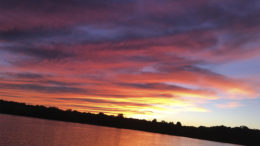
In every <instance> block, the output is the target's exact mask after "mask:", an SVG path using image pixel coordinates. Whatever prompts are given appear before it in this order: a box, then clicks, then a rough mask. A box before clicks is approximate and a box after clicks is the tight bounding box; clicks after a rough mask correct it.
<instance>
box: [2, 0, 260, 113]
mask: <svg viewBox="0 0 260 146" xmlns="http://www.w3.org/2000/svg"><path fill="white" fill-rule="evenodd" d="M0 3H1V5H0V68H1V69H0V71H1V74H0V87H1V88H2V90H3V93H0V97H1V98H4V99H7V98H8V95H10V98H11V97H15V96H18V97H19V96H23V97H25V96H28V99H25V100H26V102H30V103H33V104H37V103H45V104H48V105H53V106H55V105H56V106H60V107H63V108H68V107H71V108H75V109H79V110H82V111H83V110H84V111H86V110H88V111H93V112H99V111H100V110H101V111H102V110H106V111H109V112H110V113H113V114H115V113H118V112H128V111H129V115H132V116H136V115H138V114H148V115H151V114H154V115H155V114H160V113H165V111H167V110H168V111H170V112H174V111H175V110H176V109H175V108H173V107H175V106H182V107H183V108H182V110H185V111H197V112H206V111H211V110H210V109H208V108H207V109H206V108H203V104H206V103H207V101H209V100H210V101H211V102H212V103H214V101H215V100H217V99H222V100H227V99H230V98H232V100H236V99H251V98H257V96H258V95H259V87H258V86H254V85H255V83H252V81H249V80H244V79H242V78H234V77H233V76H232V75H229V74H221V73H217V72H214V71H213V70H211V69H206V68H204V67H203V66H207V65H208V66H212V67H213V68H214V67H217V66H218V65H219V64H225V63H230V62H236V61H240V60H245V59H250V58H254V57H259V54H260V51H259V48H258V46H259V40H260V36H259V33H260V27H259V24H260V20H259V19H257V18H259V16H260V12H259V10H260V8H259V5H260V4H259V1H258V0H250V1H244V0H229V1H226V0H225V1H224V0H197V1H196V2H195V1H194V0H186V1H181V0H174V1H172V0H161V1H156V0H149V1H148V0H124V1H122V0H101V1H86V0H85V1H84V0H64V1H62V2H61V1H59V0H52V1H50V0H39V1H37V2H36V1H33V0H28V1H26V2H21V1H18V0H8V1H7V0H0ZM7 93H8V94H7ZM34 97H35V98H34ZM12 99H13V98H12ZM47 99H48V101H47ZM16 100H18V99H16ZM19 100H20V99H19ZM57 101H58V102H57ZM70 103H73V105H74V106H73V105H70ZM82 103H86V105H84V104H82ZM88 104H91V106H90V105H88ZM109 105H113V106H114V107H109ZM124 106H127V107H124ZM131 106H132V107H131ZM212 106H214V104H213V105H212ZM218 106H219V107H225V106H226V107H229V106H231V107H232V106H236V105H235V102H234V103H228V104H227V105H218ZM237 106H238V105H237ZM134 113H136V115H134Z"/></svg>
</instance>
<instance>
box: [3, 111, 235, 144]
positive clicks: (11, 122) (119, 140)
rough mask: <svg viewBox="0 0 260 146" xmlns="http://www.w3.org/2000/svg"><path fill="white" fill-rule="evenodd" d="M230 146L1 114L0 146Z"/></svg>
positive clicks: (134, 131)
mask: <svg viewBox="0 0 260 146" xmlns="http://www.w3.org/2000/svg"><path fill="white" fill-rule="evenodd" d="M179 145H180V146H223V145H226V146H231V144H225V143H218V142H211V141H206V140H198V139H192V138H185V137H179V136H170V135H163V134H156V133H149V132H142V131H136V130H126V129H117V128H109V127H102V126H93V125H87V124H78V123H69V122H60V121H51V120H43V119H36V118H28V117H20V116H12V115H4V114H0V146H179Z"/></svg>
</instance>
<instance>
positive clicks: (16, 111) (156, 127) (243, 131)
mask: <svg viewBox="0 0 260 146" xmlns="http://www.w3.org/2000/svg"><path fill="white" fill-rule="evenodd" d="M0 113H4V114H12V115H21V116H29V117H37V118H43V119H51V120H60V121H69V122H77V123H85V124H94V125H102V126H110V127H116V128H126V129H135V130H142V131H149V132H156V133H162V134H170V135H177V136H185V137H191V138H198V139H205V140H212V141H219V142H226V143H234V144H243V145H258V146H260V130H257V129H249V128H247V127H246V126H240V127H234V128H231V127H226V126H215V127H204V126H200V127H193V126H182V125H181V123H180V122H177V123H176V124H174V123H173V122H165V121H162V122H157V120H156V119H154V120H152V121H147V120H139V119H133V118H125V117H124V116H123V114H118V116H109V115H105V114H104V113H102V112H101V113H99V114H92V113H82V112H78V111H74V110H66V111H64V110H60V109H58V108H56V107H45V106H39V105H26V104H25V103H17V102H11V101H4V100H0Z"/></svg>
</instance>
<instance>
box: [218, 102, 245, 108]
mask: <svg viewBox="0 0 260 146" xmlns="http://www.w3.org/2000/svg"><path fill="white" fill-rule="evenodd" d="M216 106H217V107H218V108H231V109H232V108H237V107H240V106H242V104H240V103H238V102H229V103H225V104H217V105H216Z"/></svg>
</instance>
